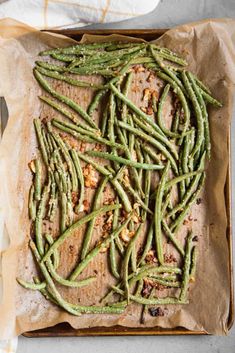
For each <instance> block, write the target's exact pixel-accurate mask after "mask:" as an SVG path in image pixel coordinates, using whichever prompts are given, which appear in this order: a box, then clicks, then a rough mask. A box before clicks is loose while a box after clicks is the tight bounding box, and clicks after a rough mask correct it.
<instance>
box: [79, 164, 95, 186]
mask: <svg viewBox="0 0 235 353" xmlns="http://www.w3.org/2000/svg"><path fill="white" fill-rule="evenodd" d="M83 175H84V182H85V186H86V187H87V188H92V189H94V188H96V187H97V184H98V176H97V173H96V171H95V170H94V168H93V167H92V165H91V164H87V165H86V167H84V168H83Z"/></svg>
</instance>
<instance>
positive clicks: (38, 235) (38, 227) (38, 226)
mask: <svg viewBox="0 0 235 353" xmlns="http://www.w3.org/2000/svg"><path fill="white" fill-rule="evenodd" d="M49 190H50V184H49V183H48V184H47V185H45V186H44V188H43V192H42V196H41V199H40V202H39V205H38V210H37V214H36V219H35V240H36V244H37V248H38V252H39V254H40V255H41V256H42V255H43V254H44V247H43V239H42V220H43V216H44V214H45V208H46V202H47V198H48V194H49Z"/></svg>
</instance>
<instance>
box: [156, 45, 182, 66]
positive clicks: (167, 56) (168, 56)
mask: <svg viewBox="0 0 235 353" xmlns="http://www.w3.org/2000/svg"><path fill="white" fill-rule="evenodd" d="M164 49H165V48H164ZM157 54H158V56H160V57H162V58H163V59H166V60H168V61H172V62H174V63H176V64H179V65H181V66H186V65H188V63H187V61H185V60H184V59H182V58H181V57H179V56H175V55H172V52H166V51H165V50H164V51H163V50H159V51H158V52H157Z"/></svg>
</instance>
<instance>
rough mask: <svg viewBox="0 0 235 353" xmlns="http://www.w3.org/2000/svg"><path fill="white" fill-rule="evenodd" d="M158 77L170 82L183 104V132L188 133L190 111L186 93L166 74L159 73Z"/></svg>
mask: <svg viewBox="0 0 235 353" xmlns="http://www.w3.org/2000/svg"><path fill="white" fill-rule="evenodd" d="M157 76H158V77H160V78H161V79H162V80H164V81H166V82H168V83H169V84H170V85H171V87H172V89H173V92H174V93H176V94H177V96H178V98H179V100H180V102H181V105H182V108H183V111H184V130H183V132H186V131H187V129H188V126H189V123H190V110H189V107H188V103H187V100H186V98H185V96H184V93H183V92H182V90H181V88H180V87H179V85H178V84H177V83H176V82H175V81H174V80H173V79H172V78H171V77H169V76H168V75H166V74H165V73H164V72H158V73H157Z"/></svg>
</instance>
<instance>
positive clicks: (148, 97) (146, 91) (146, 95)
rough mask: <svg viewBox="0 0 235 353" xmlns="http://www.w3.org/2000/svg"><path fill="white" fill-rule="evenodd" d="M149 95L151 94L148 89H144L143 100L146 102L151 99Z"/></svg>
mask: <svg viewBox="0 0 235 353" xmlns="http://www.w3.org/2000/svg"><path fill="white" fill-rule="evenodd" d="M151 93H152V92H151V90H150V89H149V88H145V89H144V91H143V100H144V101H147V102H148V101H149V100H150V98H151Z"/></svg>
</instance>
